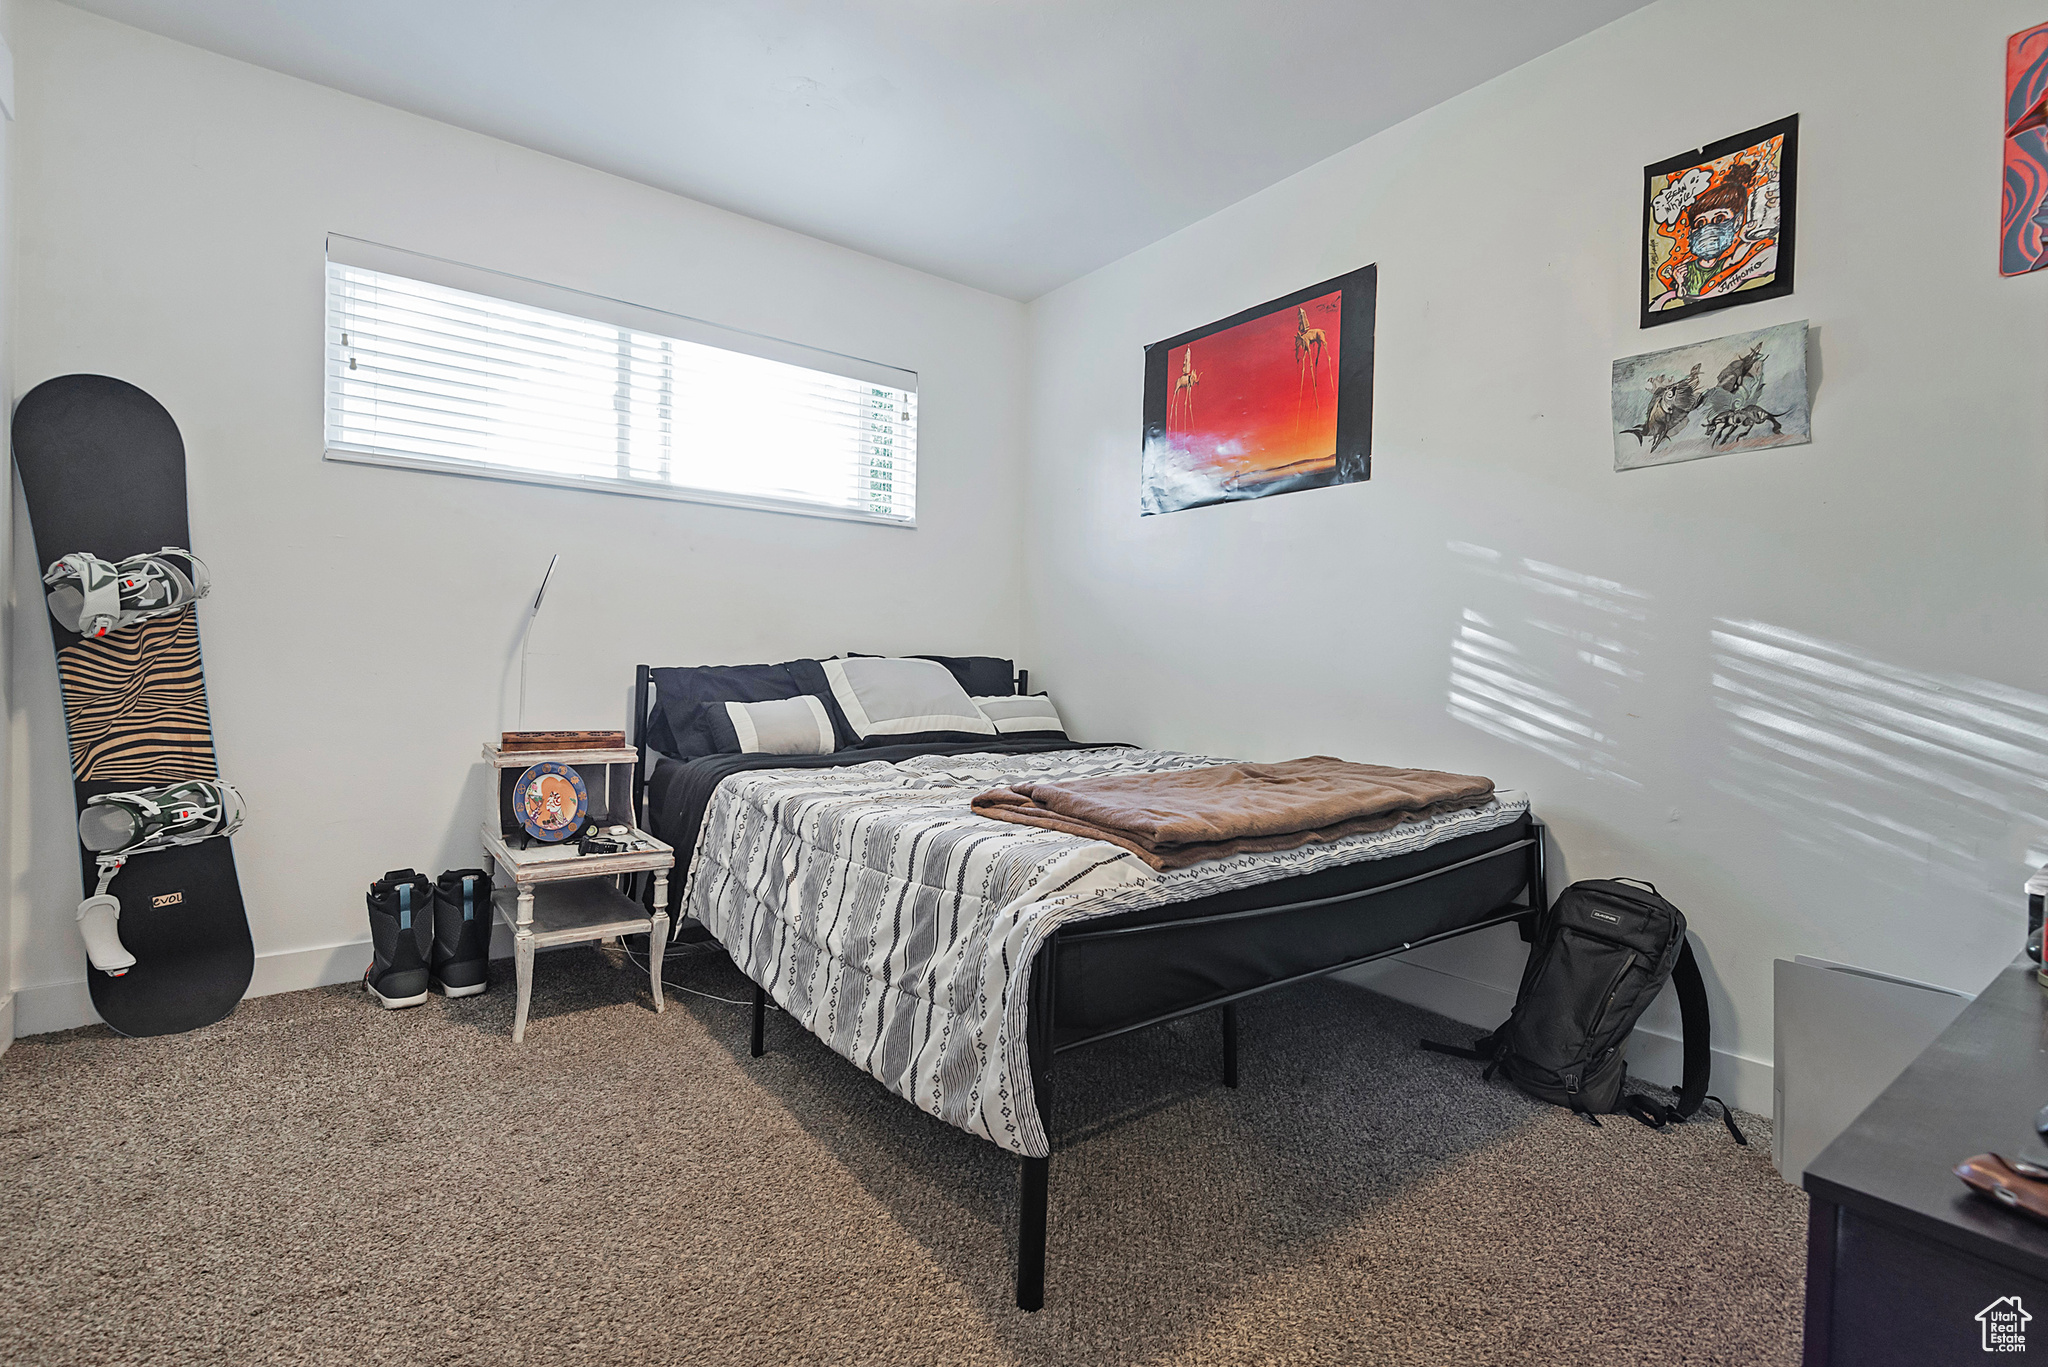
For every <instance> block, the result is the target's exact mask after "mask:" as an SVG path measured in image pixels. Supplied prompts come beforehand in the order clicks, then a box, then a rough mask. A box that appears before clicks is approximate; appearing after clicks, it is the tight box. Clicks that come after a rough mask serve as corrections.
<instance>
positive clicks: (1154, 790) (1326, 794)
mask: <svg viewBox="0 0 2048 1367" xmlns="http://www.w3.org/2000/svg"><path fill="white" fill-rule="evenodd" d="M1492 800H1493V780H1492V779H1490V778H1478V777H1475V776H1473V775H1471V774H1445V773H1439V772H1437V771H1436V770H1434V769H1389V768H1387V767H1386V766H1384V765H1379V764H1352V763H1349V762H1347V761H1345V760H1341V759H1332V758H1330V757H1329V756H1328V755H1311V756H1309V757H1308V758H1307V759H1290V760H1286V761H1284V762H1282V763H1280V764H1216V765H1210V766H1209V767H1207V768H1202V769H1182V770H1178V771H1175V772H1171V773H1164V774H1120V775H1117V776H1115V777H1113V778H1091V779H1079V780H1076V781H1075V782H1072V783H1020V784H1017V785H1016V786H1014V787H1010V788H996V789H994V790H992V791H990V792H986V793H983V794H982V795H981V796H979V797H977V798H975V799H974V804H973V805H974V810H975V811H976V812H977V813H979V814H980V815H982V816H987V817H993V818H995V819H996V820H997V821H1014V822H1017V823H1018V824H1020V825H1025V826H1043V827H1045V828H1047V829H1048V830H1054V831H1064V832H1066V833H1067V834H1069V835H1083V836H1088V837H1090V838H1091V839H1095V840H1107V841H1108V842H1109V843H1110V844H1112V845H1121V846H1123V847H1124V848H1125V849H1127V850H1129V851H1130V852H1131V853H1133V854H1135V855H1137V856H1138V858H1140V859H1142V860H1144V861H1145V862H1146V863H1147V864H1150V865H1151V866H1152V867H1153V868H1155V869H1178V868H1185V867H1187V866H1188V865H1189V864H1198V863H1200V862H1201V861H1202V860H1204V859H1221V858H1223V857H1225V856H1226V855H1233V854H1245V853H1267V852H1271V851H1275V850H1291V849H1294V848H1296V847H1297V846H1301V845H1315V844H1323V843H1327V842H1329V841H1332V840H1341V839H1343V838H1344V837H1345V836H1347V835H1363V834H1365V833H1367V832H1368V831H1383V830H1386V829H1387V828H1388V827H1390V826H1398V825H1400V824H1401V823H1403V822H1405V821H1425V820H1427V819H1429V818H1430V817H1433V816H1437V815H1440V814H1441V813H1444V812H1454V811H1459V810H1461V809H1463V808H1466V807H1483V806H1485V805H1486V804H1487V803H1488V802H1490V801H1492Z"/></svg>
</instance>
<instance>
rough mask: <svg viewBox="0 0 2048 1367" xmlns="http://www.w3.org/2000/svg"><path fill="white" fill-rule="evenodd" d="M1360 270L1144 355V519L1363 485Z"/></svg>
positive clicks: (1365, 429) (1364, 325)
mask: <svg viewBox="0 0 2048 1367" xmlns="http://www.w3.org/2000/svg"><path fill="white" fill-rule="evenodd" d="M1378 286H1379V270H1378V268H1377V267H1376V266H1365V267H1361V268H1360V269H1358V270H1355V271H1352V272H1350V273H1349V274H1347V275H1340V276H1338V277H1336V278H1335V279H1333V280H1325V281H1323V282H1322V283H1321V284H1319V285H1310V286H1309V287H1308V288H1306V289H1301V290H1296V291H1295V292H1294V293H1292V294H1288V295H1283V296H1282V297H1280V298H1278V299H1273V300H1269V301H1268V302H1266V303H1263V304H1260V305H1258V306H1257V307H1256V308H1249V309H1245V310H1244V311H1242V312H1240V313H1234V314H1232V315H1231V316H1230V317H1228V318H1224V319H1222V320H1220V321H1218V322H1214V323H1210V324H1209V325H1208V326H1206V327H1200V328H1196V329H1195V330H1193V331H1192V332H1184V333H1182V334H1180V335H1179V336H1178V337H1170V338H1168V339H1167V340H1166V341H1163V342H1154V343H1153V344H1152V345H1151V346H1148V347H1146V348H1145V445H1144V452H1143V467H1142V469H1143V473H1142V475H1141V476H1140V482H1139V498H1138V510H1139V513H1140V514H1141V515H1143V516H1147V517H1149V516H1153V515H1155V514H1158V513H1173V512H1179V511H1181V510H1182V509H1184V508H1199V507H1202V506H1204V505H1205V504H1212V503H1234V502H1239V501H1242V500H1244V499H1251V498H1264V497H1267V496H1268V495H1271V494H1287V493H1295V492H1297V491H1299V490H1302V489H1323V488H1328V487H1330V486H1331V485H1336V484H1355V483H1357V482H1358V481H1360V480H1363V479H1366V478H1368V477H1369V476H1370V475H1371V473H1372V347H1373V315H1374V310H1375V308H1376V307H1377V304H1378Z"/></svg>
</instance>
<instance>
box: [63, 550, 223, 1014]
mask: <svg viewBox="0 0 2048 1367" xmlns="http://www.w3.org/2000/svg"><path fill="white" fill-rule="evenodd" d="M59 563H60V564H61V563H62V562H59ZM102 563H104V562H102ZM122 563H124V564H125V563H127V562H126V561H124V562H122ZM242 818H243V809H242V795H241V794H240V793H239V792H237V791H235V789H234V787H233V785H231V784H227V783H222V782H219V781H218V780H216V779H205V778H188V779H181V780H179V781H178V782H176V783H169V784H165V785H164V786H163V787H161V788H144V789H140V790H138V791H135V792H130V793H101V794H100V795H99V796H97V797H93V798H88V799H87V800H86V804H85V808H84V810H82V811H81V812H79V814H78V839H79V842H80V843H81V844H83V845H84V846H85V847H86V848H87V849H88V850H91V851H92V852H93V855H94V857H95V861H96V862H97V863H98V865H99V871H100V882H99V887H98V888H96V889H95V890H94V891H93V895H92V896H90V897H88V898H86V899H85V900H84V901H83V902H80V903H79V904H78V930H79V933H80V934H81V935H83V936H84V937H85V954H86V957H87V958H88V959H90V960H91V961H92V966H93V967H94V968H97V969H98V970H100V972H102V973H105V974H107V975H109V976H110V977H116V978H118V977H120V976H121V975H122V974H124V973H126V972H127V971H128V970H129V969H131V968H133V967H135V962H136V960H135V956H134V955H133V954H131V953H129V952H128V948H127V946H125V945H123V944H122V943H121V932H120V924H119V923H120V919H121V899H120V898H118V897H115V896H113V895H112V894H110V893H109V892H108V891H107V888H108V886H109V885H111V884H112V883H113V881H114V876H115V875H116V874H118V873H120V872H121V869H122V868H123V866H125V865H126V864H127V862H128V861H129V859H131V858H132V857H134V856H135V855H138V854H149V853H152V852H153V851H156V850H168V849H173V848H175V847H177V846H179V845H196V844H198V843H199V842H200V841H202V840H211V839H213V838H214V837H215V836H223V835H233V834H234V833H235V832H236V831H238V830H240V829H241V828H242Z"/></svg>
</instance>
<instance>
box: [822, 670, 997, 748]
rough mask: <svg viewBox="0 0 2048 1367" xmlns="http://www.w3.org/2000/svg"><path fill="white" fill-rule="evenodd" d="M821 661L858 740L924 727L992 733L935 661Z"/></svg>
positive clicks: (913, 731)
mask: <svg viewBox="0 0 2048 1367" xmlns="http://www.w3.org/2000/svg"><path fill="white" fill-rule="evenodd" d="M824 664H825V678H826V681H827V682H829V683H830V684H831V685H832V696H833V697H834V698H836V699H838V700H839V710H840V711H842V712H844V713H845V714H846V723H847V725H849V726H851V727H852V728H853V734H855V735H856V736H859V737H860V738H861V739H862V740H866V739H868V738H869V737H871V736H914V735H917V734H919V733H921V732H925V731H966V732H969V733H971V734H973V735H977V736H993V735H994V734H996V727H995V723H994V722H992V721H990V720H989V719H988V718H987V717H985V716H983V715H982V712H981V709H980V708H978V707H976V706H975V705H974V699H972V698H970V697H968V696H967V690H966V689H964V688H962V687H961V686H960V683H959V681H958V680H957V679H955V678H954V677H953V675H952V672H951V671H949V670H948V669H947V668H946V667H945V666H944V665H942V664H939V663H938V662H937V661H935V660H909V659H898V658H894V657H882V656H868V655H862V656H855V657H854V658H852V659H849V660H826V661H825V662H824Z"/></svg>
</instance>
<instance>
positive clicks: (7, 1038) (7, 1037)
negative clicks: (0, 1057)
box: [0, 992, 14, 1054]
mask: <svg viewBox="0 0 2048 1367" xmlns="http://www.w3.org/2000/svg"><path fill="white" fill-rule="evenodd" d="M12 1043H14V994H13V993H12V992H10V993H8V994H7V995H6V996H4V997H0V1054H4V1053H6V1052H7V1046H8V1045H10V1044H12Z"/></svg>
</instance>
